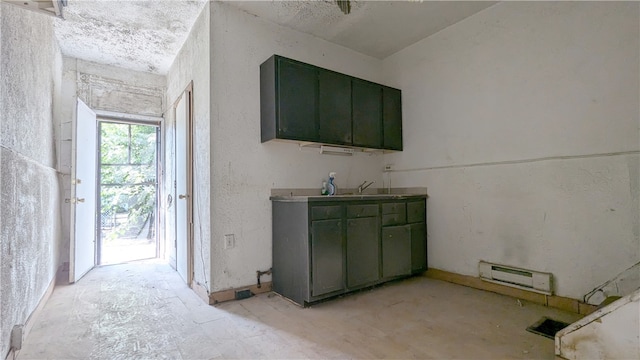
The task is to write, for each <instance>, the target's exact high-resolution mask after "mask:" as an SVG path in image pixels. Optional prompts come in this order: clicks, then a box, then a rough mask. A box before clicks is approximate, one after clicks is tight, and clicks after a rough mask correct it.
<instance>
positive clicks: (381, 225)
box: [272, 195, 427, 306]
mask: <svg viewBox="0 0 640 360" xmlns="http://www.w3.org/2000/svg"><path fill="white" fill-rule="evenodd" d="M311 199H314V200H311ZM315 199H318V200H315ZM343 199H344V200H343ZM272 206H273V207H272V209H273V267H272V270H273V273H272V283H273V290H274V291H275V292H277V293H279V294H281V295H283V296H285V297H287V298H289V299H291V300H293V301H294V302H296V303H298V304H300V305H303V306H306V305H308V304H312V303H315V302H318V301H321V300H324V299H327V298H330V297H334V296H337V295H341V294H344V293H348V292H350V291H354V290H358V289H362V288H366V287H369V286H373V285H377V284H380V283H383V282H385V281H389V280H392V279H397V278H400V277H405V276H409V275H411V274H416V273H419V272H422V271H425V270H426V269H427V254H426V249H427V248H426V222H425V196H415V195H414V196H405V197H404V198H403V199H397V198H396V197H393V198H391V197H390V199H389V200H387V199H382V200H379V199H376V200H373V199H371V200H370V199H367V200H353V199H348V198H330V199H327V198H326V197H309V200H304V201H302V200H301V201H291V200H286V199H285V200H282V201H279V200H278V199H272Z"/></svg>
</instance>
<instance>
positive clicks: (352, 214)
mask: <svg viewBox="0 0 640 360" xmlns="http://www.w3.org/2000/svg"><path fill="white" fill-rule="evenodd" d="M371 216H378V205H377V204H368V205H349V206H347V217H348V218H351V219H352V218H361V217H371Z"/></svg>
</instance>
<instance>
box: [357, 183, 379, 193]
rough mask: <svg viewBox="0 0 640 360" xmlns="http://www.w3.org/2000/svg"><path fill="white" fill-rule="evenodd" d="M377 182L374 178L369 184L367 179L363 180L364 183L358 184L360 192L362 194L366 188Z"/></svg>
mask: <svg viewBox="0 0 640 360" xmlns="http://www.w3.org/2000/svg"><path fill="white" fill-rule="evenodd" d="M375 183H376V181H375V180H374V181H372V182H370V183H368V184H367V180H365V181H363V182H362V184H360V185H359V186H358V194H362V192H363V191H364V190H366V189H367V188H368V187H369V186H371V185H373V184H375ZM365 184H367V185H365Z"/></svg>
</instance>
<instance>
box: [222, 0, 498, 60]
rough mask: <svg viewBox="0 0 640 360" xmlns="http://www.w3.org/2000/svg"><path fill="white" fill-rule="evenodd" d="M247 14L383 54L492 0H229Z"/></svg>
mask: <svg viewBox="0 0 640 360" xmlns="http://www.w3.org/2000/svg"><path fill="white" fill-rule="evenodd" d="M225 2H227V3H229V4H231V5H232V6H235V7H237V8H240V9H242V10H244V11H246V12H248V13H251V14H253V15H257V16H259V17H262V18H265V19H268V20H271V21H273V22H275V23H278V24H280V25H283V26H286V27H289V28H292V29H296V30H298V31H301V32H304V33H308V34H312V35H315V36H317V37H319V38H322V39H325V40H327V41H330V42H332V43H335V44H339V45H342V46H345V47H347V48H350V49H353V50H355V51H358V52H360V53H363V54H366V55H370V56H373V57H376V58H379V59H384V58H385V57H387V56H389V55H391V54H393V53H395V52H397V51H399V50H401V49H404V48H405V47H407V46H409V45H411V44H413V43H415V42H417V41H419V40H421V39H424V38H425V37H427V36H429V35H432V34H434V33H436V32H438V31H440V30H442V29H444V28H446V27H447V26H449V25H452V24H454V23H456V22H458V21H460V20H462V19H464V18H466V17H468V16H471V15H473V14H475V13H477V12H479V11H481V10H483V9H485V8H487V7H489V6H491V5H493V4H495V3H496V2H495V1H493V2H489V1H354V0H351V13H350V14H348V15H345V14H343V13H342V11H341V10H340V8H339V7H338V6H337V5H336V4H335V3H334V2H333V1H225Z"/></svg>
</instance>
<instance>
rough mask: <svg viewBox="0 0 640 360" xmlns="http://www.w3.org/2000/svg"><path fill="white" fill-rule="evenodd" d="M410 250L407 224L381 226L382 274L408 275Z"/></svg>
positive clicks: (385, 275) (388, 275) (409, 235)
mask: <svg viewBox="0 0 640 360" xmlns="http://www.w3.org/2000/svg"><path fill="white" fill-rule="evenodd" d="M411 250H412V249H411V227H410V226H409V225H403V226H388V227H384V228H382V276H383V277H385V278H388V277H395V276H401V275H410V274H411Z"/></svg>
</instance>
